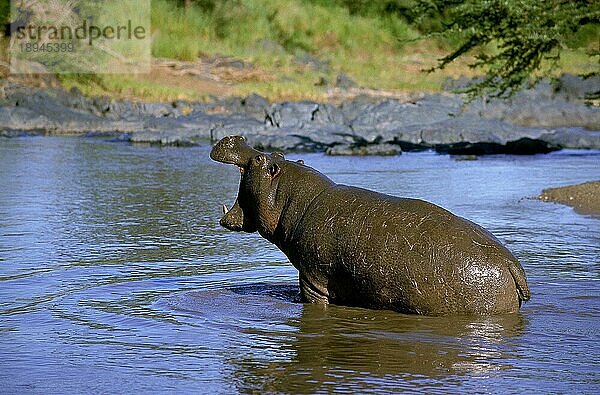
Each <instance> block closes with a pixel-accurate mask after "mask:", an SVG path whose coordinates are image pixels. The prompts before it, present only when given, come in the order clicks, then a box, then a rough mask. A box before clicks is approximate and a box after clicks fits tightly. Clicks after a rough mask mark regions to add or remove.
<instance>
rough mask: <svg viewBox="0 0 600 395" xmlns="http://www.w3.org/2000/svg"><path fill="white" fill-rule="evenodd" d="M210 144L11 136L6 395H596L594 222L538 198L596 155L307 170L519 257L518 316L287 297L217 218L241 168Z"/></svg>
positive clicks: (5, 201)
mask: <svg viewBox="0 0 600 395" xmlns="http://www.w3.org/2000/svg"><path fill="white" fill-rule="evenodd" d="M209 150H210V147H209V146H208V144H207V145H205V146H200V147H192V148H175V147H173V148H159V147H148V146H132V145H128V144H125V143H122V142H118V141H106V140H105V139H102V138H95V139H94V138H77V137H70V138H69V137H66V138H63V137H23V138H12V139H5V138H4V139H0V392H1V393H99V392H102V393H115V392H116V393H124V392H136V393H139V392H199V393H235V392H292V393H314V392H332V391H336V392H342V393H343V392H348V393H356V392H401V391H402V392H419V393H457V392H467V391H468V392H472V393H479V392H481V393H497V392H499V393H504V392H525V393H531V392H536V393H539V392H550V393H574V392H578V393H598V392H600V220H599V219H597V218H596V219H595V218H592V217H589V216H583V215H579V214H577V213H575V212H573V211H572V210H571V209H570V208H569V207H565V206H561V205H556V204H551V203H543V202H540V201H537V200H533V199H529V197H531V196H535V195H537V194H538V193H539V192H540V191H541V189H543V188H546V187H553V186H559V185H565V184H571V183H579V182H583V181H589V180H594V179H600V152H598V151H561V152H556V153H552V154H549V155H540V156H523V157H516V156H490V157H485V158H482V159H479V160H477V161H456V160H454V159H453V158H451V157H449V156H443V155H437V154H434V153H414V154H413V153H409V154H404V155H401V156H397V157H385V158H349V157H326V156H324V155H321V154H304V155H293V156H290V158H293V159H297V158H300V157H301V158H303V159H304V160H305V162H306V164H307V165H309V166H312V167H315V168H317V169H319V170H320V171H322V172H323V173H325V174H327V175H328V176H330V177H332V178H333V179H334V180H335V181H337V182H341V183H347V184H352V185H356V186H362V187H366V188H370V189H375V190H378V191H381V192H385V193H390V194H394V195H397V196H410V197H417V198H422V199H426V200H429V201H432V202H434V203H436V204H439V205H441V206H444V207H446V208H448V209H450V210H451V211H453V212H454V213H456V214H459V215H461V216H465V217H467V218H469V219H471V220H473V221H475V222H477V223H479V224H481V225H483V226H484V227H486V228H487V229H489V230H490V231H492V232H493V233H494V234H495V235H496V236H497V237H498V238H499V239H500V240H501V241H502V242H504V243H505V244H506V245H507V246H508V247H509V249H511V250H512V251H513V253H514V254H515V255H516V256H517V257H518V258H519V259H520V261H521V262H522V264H523V267H524V268H525V271H526V273H527V275H528V279H529V284H530V288H531V291H532V299H531V301H530V302H529V303H527V304H525V305H524V306H523V308H522V310H521V312H520V313H519V314H515V315H509V316H500V317H480V318H477V317H463V318H431V317H418V316H408V315H401V314H397V313H394V312H389V311H372V310H366V309H359V308H347V307H337V306H329V307H321V306H314V305H304V304H300V303H296V302H295V301H294V299H295V296H296V293H297V292H298V288H297V284H296V281H297V272H296V270H295V269H294V268H293V267H292V266H291V265H290V264H289V263H288V262H287V260H286V258H285V256H284V255H283V254H281V253H280V252H279V251H278V250H277V249H276V248H275V247H274V246H272V245H270V244H269V243H267V242H266V241H264V240H263V239H261V238H260V237H259V236H258V235H257V234H238V233H233V232H229V231H227V230H225V229H222V228H220V227H219V225H218V221H219V218H220V216H221V212H220V206H221V204H223V203H225V204H228V205H229V206H230V205H231V203H232V202H233V200H234V198H235V195H236V193H237V186H238V182H239V172H238V171H237V169H236V168H235V167H233V166H225V165H222V164H217V163H213V162H211V161H210V159H209V158H208V153H209Z"/></svg>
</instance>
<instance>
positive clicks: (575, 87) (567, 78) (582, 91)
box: [556, 74, 600, 100]
mask: <svg viewBox="0 0 600 395" xmlns="http://www.w3.org/2000/svg"><path fill="white" fill-rule="evenodd" d="M556 91H557V94H559V95H561V96H563V97H564V98H565V99H567V100H578V99H586V98H588V97H592V96H598V95H600V76H598V75H595V76H590V77H588V78H583V77H580V76H576V75H573V74H564V75H563V76H562V77H560V78H559V79H558V84H557V86H556Z"/></svg>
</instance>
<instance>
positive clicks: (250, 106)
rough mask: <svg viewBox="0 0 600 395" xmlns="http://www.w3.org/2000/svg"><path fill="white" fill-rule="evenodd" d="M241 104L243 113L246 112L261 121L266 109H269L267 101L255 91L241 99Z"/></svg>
mask: <svg viewBox="0 0 600 395" xmlns="http://www.w3.org/2000/svg"><path fill="white" fill-rule="evenodd" d="M241 105H242V109H243V111H244V113H245V114H248V115H250V116H251V117H252V118H254V119H256V120H258V121H261V122H262V121H264V119H265V116H266V114H267V111H268V110H269V102H268V101H267V99H265V98H264V97H262V96H260V95H257V94H256V93H253V94H251V95H249V96H247V97H245V98H244V99H242V101H241Z"/></svg>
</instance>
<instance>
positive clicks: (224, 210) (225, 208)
mask: <svg viewBox="0 0 600 395" xmlns="http://www.w3.org/2000/svg"><path fill="white" fill-rule="evenodd" d="M228 212H229V209H228V208H227V206H226V205H223V214H227V213H228Z"/></svg>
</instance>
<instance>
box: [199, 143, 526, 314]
mask: <svg viewBox="0 0 600 395" xmlns="http://www.w3.org/2000/svg"><path fill="white" fill-rule="evenodd" d="M210 157H211V158H212V159H213V160H215V161H218V162H222V163H227V164H233V165H236V166H238V167H239V170H240V173H241V180H240V187H239V192H238V196H237V199H236V201H235V203H234V204H233V206H232V207H231V209H228V208H227V206H225V205H224V206H223V213H224V216H223V217H222V218H221V220H220V224H221V225H222V226H223V227H225V228H227V229H229V230H232V231H238V232H239V231H244V232H256V231H258V233H259V234H260V235H261V236H262V237H264V238H265V239H267V240H268V241H270V242H271V243H273V244H275V245H276V246H277V247H278V248H279V249H280V250H281V251H282V252H283V253H284V254H285V255H286V256H287V257H288V259H289V260H290V262H291V263H292V265H293V266H294V267H295V268H296V269H297V270H298V272H299V283H300V297H301V299H302V300H303V301H304V302H312V303H322V304H329V303H331V304H336V305H343V306H357V307H365V308H371V309H386V310H395V311H397V312H401V313H407V314H422V315H436V316H439V315H491V314H507V313H516V312H518V310H519V308H520V306H521V303H522V302H523V301H526V300H528V299H529V297H530V291H529V287H528V285H527V279H526V277H525V272H524V270H523V267H522V266H521V264H520V263H519V261H518V260H517V259H516V258H515V257H514V256H513V255H512V254H511V253H510V251H509V250H508V249H507V248H506V247H504V246H503V245H502V244H501V243H500V241H498V240H497V239H496V238H495V237H494V236H493V235H492V234H491V233H490V232H488V231H486V230H485V229H483V228H482V227H481V226H479V225H476V224H475V223H473V222H471V221H469V220H467V219H464V218H461V217H459V216H457V215H454V214H452V213H451V212H449V211H448V210H445V209H443V208H441V207H439V206H436V205H435V204H432V203H429V202H426V201H423V200H419V199H412V198H400V197H395V196H390V195H385V194H383V193H378V192H374V191H370V190H367V189H362V188H357V187H352V186H346V185H340V184H336V183H335V182H333V181H332V180H331V179H329V178H328V177H326V176H325V175H323V174H321V173H320V172H318V171H317V170H315V169H313V168H311V167H309V166H306V165H305V164H304V163H303V162H302V161H290V160H286V159H285V157H284V155H283V154H281V153H270V154H269V153H264V152H260V151H258V150H256V149H254V148H252V147H250V146H249V145H248V143H247V141H246V139H245V138H244V137H242V136H227V137H224V138H223V139H222V140H220V141H219V142H218V143H217V144H216V145H215V146H214V147H213V148H212V151H211V153H210Z"/></svg>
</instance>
